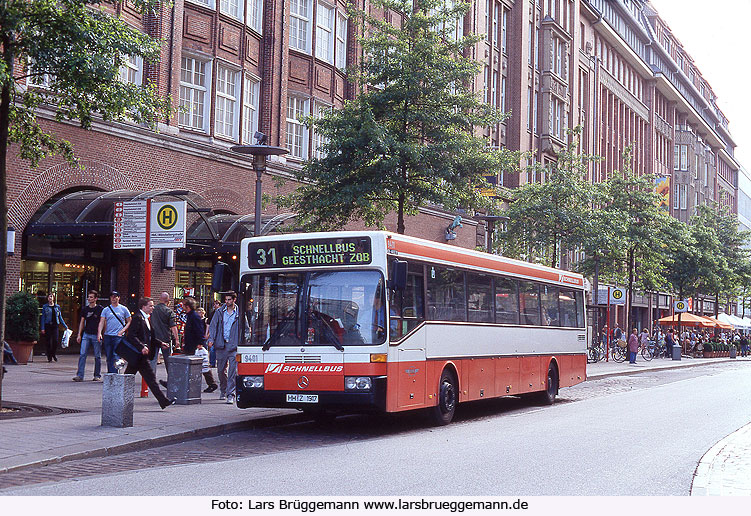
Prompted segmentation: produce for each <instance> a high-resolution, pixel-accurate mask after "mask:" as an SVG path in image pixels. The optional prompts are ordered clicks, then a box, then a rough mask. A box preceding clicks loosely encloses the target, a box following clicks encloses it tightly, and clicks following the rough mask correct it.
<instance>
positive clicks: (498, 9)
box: [492, 4, 501, 47]
mask: <svg viewBox="0 0 751 516" xmlns="http://www.w3.org/2000/svg"><path fill="white" fill-rule="evenodd" d="M500 17H501V6H500V4H493V38H492V39H493V46H494V47H498V44H499V43H500V40H501V38H499V37H498V21H499V18H500Z"/></svg>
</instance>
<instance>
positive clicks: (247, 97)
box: [243, 75, 261, 144]
mask: <svg viewBox="0 0 751 516" xmlns="http://www.w3.org/2000/svg"><path fill="white" fill-rule="evenodd" d="M260 86H261V84H260V83H259V82H258V81H257V80H255V79H254V78H252V77H250V76H249V75H246V76H245V81H244V85H243V143H247V144H251V143H253V135H254V134H255V133H256V131H257V130H258V98H259V90H260Z"/></svg>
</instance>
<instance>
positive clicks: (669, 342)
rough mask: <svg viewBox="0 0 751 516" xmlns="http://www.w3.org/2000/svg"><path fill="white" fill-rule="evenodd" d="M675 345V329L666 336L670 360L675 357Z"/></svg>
mask: <svg viewBox="0 0 751 516" xmlns="http://www.w3.org/2000/svg"><path fill="white" fill-rule="evenodd" d="M674 345H675V340H674V339H673V328H670V329H669V330H668V333H667V335H665V346H666V347H667V349H668V358H672V357H673V346H674Z"/></svg>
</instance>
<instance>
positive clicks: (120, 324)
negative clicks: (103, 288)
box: [97, 290, 130, 373]
mask: <svg viewBox="0 0 751 516" xmlns="http://www.w3.org/2000/svg"><path fill="white" fill-rule="evenodd" d="M129 326H130V311H129V310H128V309H127V308H125V307H124V306H123V305H121V304H120V293H119V292H118V291H117V290H113V291H112V293H111V294H110V305H109V306H108V307H107V308H104V309H103V310H102V316H101V317H100V318H99V329H98V331H97V338H98V339H99V342H101V343H102V345H103V347H104V353H105V354H106V355H107V372H108V373H116V372H117V367H116V366H115V362H116V361H117V359H118V356H117V353H115V349H116V348H117V345H118V344H120V342H122V340H123V338H125V337H124V336H125V333H126V332H127V331H128V327H129Z"/></svg>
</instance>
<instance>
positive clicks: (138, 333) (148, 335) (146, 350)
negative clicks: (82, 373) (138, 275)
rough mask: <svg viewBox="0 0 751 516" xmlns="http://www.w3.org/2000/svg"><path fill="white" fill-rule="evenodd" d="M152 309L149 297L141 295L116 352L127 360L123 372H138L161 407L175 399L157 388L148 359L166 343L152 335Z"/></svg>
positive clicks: (163, 407)
mask: <svg viewBox="0 0 751 516" xmlns="http://www.w3.org/2000/svg"><path fill="white" fill-rule="evenodd" d="M153 311H154V301H153V300H152V299H151V298H150V297H142V298H141V299H140V300H139V301H138V311H137V312H136V313H135V314H133V318H132V319H131V321H129V323H128V331H127V335H126V337H125V338H124V339H121V340H120V342H119V343H118V345H117V353H118V354H119V355H120V356H122V357H123V358H124V359H125V360H126V361H127V362H128V367H127V368H126V369H125V374H136V373H140V374H141V378H143V379H144V381H145V382H146V385H148V386H149V389H150V390H151V393H152V394H153V395H154V397H155V398H156V399H157V401H158V402H159V406H160V407H162V409H165V408H167V407H169V406H170V405H172V404H174V403H175V399H174V398H173V399H168V398H167V396H165V395H164V393H163V392H162V390H161V389H160V388H159V384H158V383H157V381H156V376H155V375H154V370H153V369H151V363H150V361H151V360H153V359H154V356H155V355H156V350H157V349H158V348H159V347H160V346H161V345H162V344H166V343H162V342H160V341H158V340H157V339H156V337H154V335H153V333H152V331H151V324H150V323H149V318H150V317H151V313H152V312H153Z"/></svg>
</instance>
